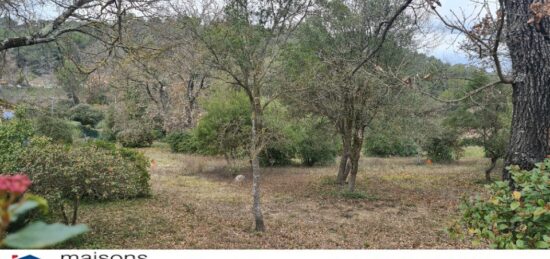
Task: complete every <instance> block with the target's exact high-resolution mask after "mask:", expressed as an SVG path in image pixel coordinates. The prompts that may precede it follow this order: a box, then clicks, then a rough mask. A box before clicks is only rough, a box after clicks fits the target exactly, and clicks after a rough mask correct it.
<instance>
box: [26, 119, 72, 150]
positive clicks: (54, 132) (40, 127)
mask: <svg viewBox="0 0 550 259" xmlns="http://www.w3.org/2000/svg"><path fill="white" fill-rule="evenodd" d="M34 128H35V131H36V133H37V134H38V135H42V136H46V137H49V138H51V139H52V140H53V141H55V142H59V143H65V144H71V143H73V132H74V127H73V125H71V124H70V123H69V122H67V121H65V120H62V119H59V118H55V117H50V116H40V117H38V118H36V120H35V122H34Z"/></svg>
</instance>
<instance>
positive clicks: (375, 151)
mask: <svg viewBox="0 0 550 259" xmlns="http://www.w3.org/2000/svg"><path fill="white" fill-rule="evenodd" d="M363 153H364V154H365V155H372V156H380V157H389V156H400V157H407V156H414V155H416V154H418V146H417V145H416V143H414V141H412V140H410V139H406V138H396V137H392V136H388V135H386V134H374V135H370V136H368V137H367V138H366V139H365V147H364V149H363Z"/></svg>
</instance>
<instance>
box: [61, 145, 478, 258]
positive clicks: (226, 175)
mask: <svg viewBox="0 0 550 259" xmlns="http://www.w3.org/2000/svg"><path fill="white" fill-rule="evenodd" d="M143 151H144V152H145V153H146V155H147V156H149V157H151V158H152V159H154V160H155V161H156V162H157V168H155V169H153V170H152V173H151V174H152V177H151V181H152V188H153V197H152V198H149V199H141V200H132V201H118V202H112V203H106V204H90V205H85V206H83V209H82V213H81V215H82V216H81V221H82V222H84V223H87V224H89V225H90V226H91V227H92V232H91V233H89V234H87V235H86V236H84V237H82V238H80V239H79V240H76V241H73V242H72V243H69V244H68V246H69V247H78V248H467V247H469V246H470V245H469V244H468V243H465V242H460V241H456V240H451V239H450V238H449V237H448V235H447V234H446V233H445V231H444V229H445V227H446V226H447V225H448V224H449V222H450V221H451V220H452V219H453V218H454V217H455V216H456V208H457V204H458V202H459V200H460V198H461V197H462V196H463V195H469V194H472V193H476V192H479V190H480V189H481V188H482V184H479V183H478V182H479V181H480V180H481V179H482V178H483V174H482V172H483V170H482V169H483V167H484V166H486V163H487V161H485V160H483V159H480V158H468V159H466V160H463V161H460V162H458V163H455V164H450V165H432V166H426V165H416V164H415V159H414V158H387V159H381V158H364V159H363V160H362V166H361V169H362V170H361V172H360V175H359V176H358V185H359V186H358V187H359V188H358V189H359V190H358V191H359V192H358V193H359V194H353V195H350V194H347V193H341V192H339V191H338V188H337V187H336V186H335V185H334V183H333V180H332V179H333V178H334V176H335V172H336V167H334V166H333V167H314V168H301V167H288V168H269V169H265V170H264V173H263V179H262V191H263V209H264V216H265V220H266V223H267V232H265V233H256V232H254V231H253V225H252V218H251V213H250V202H251V197H250V186H251V185H250V177H249V174H250V173H249V172H247V171H246V170H243V171H240V172H239V173H242V174H245V175H246V176H247V177H246V180H245V182H243V183H234V182H233V175H234V174H235V172H234V171H230V172H228V171H226V170H224V169H223V167H224V165H225V161H224V160H223V159H220V158H212V157H200V156H189V155H181V154H170V153H169V152H168V151H166V149H165V148H160V147H155V148H150V149H144V150H143ZM245 164H246V163H244V162H242V163H241V165H245Z"/></svg>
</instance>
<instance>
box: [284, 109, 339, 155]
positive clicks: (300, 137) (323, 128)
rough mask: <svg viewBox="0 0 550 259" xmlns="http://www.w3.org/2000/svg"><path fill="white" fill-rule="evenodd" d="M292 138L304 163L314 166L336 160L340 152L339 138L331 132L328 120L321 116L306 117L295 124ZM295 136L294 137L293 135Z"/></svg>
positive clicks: (291, 134)
mask: <svg viewBox="0 0 550 259" xmlns="http://www.w3.org/2000/svg"><path fill="white" fill-rule="evenodd" d="M292 128H293V132H292V133H287V135H290V136H291V138H292V141H293V142H294V143H292V145H293V146H295V149H296V154H297V156H298V158H299V159H300V160H302V164H303V165H306V166H313V165H316V164H329V163H332V162H334V159H335V158H336V153H337V152H338V150H337V147H338V143H337V140H336V139H335V138H334V134H331V133H332V132H331V130H330V126H329V124H328V123H327V121H325V120H322V119H319V118H311V117H308V118H304V119H302V120H300V121H298V122H296V123H295V125H293V127H292ZM292 136H294V137H292Z"/></svg>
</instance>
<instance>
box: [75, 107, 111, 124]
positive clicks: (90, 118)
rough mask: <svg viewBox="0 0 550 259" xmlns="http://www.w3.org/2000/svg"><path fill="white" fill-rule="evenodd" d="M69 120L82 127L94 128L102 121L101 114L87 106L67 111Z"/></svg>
mask: <svg viewBox="0 0 550 259" xmlns="http://www.w3.org/2000/svg"><path fill="white" fill-rule="evenodd" d="M69 114H70V115H69V118H70V119H71V120H74V121H78V122H80V123H81V124H82V125H88V126H91V127H95V126H96V125H97V124H98V123H99V122H100V121H101V120H102V119H103V117H104V116H103V113H102V112H101V111H100V110H97V109H95V108H93V107H92V106H90V105H88V104H79V105H77V106H75V107H73V108H71V109H70V110H69Z"/></svg>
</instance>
